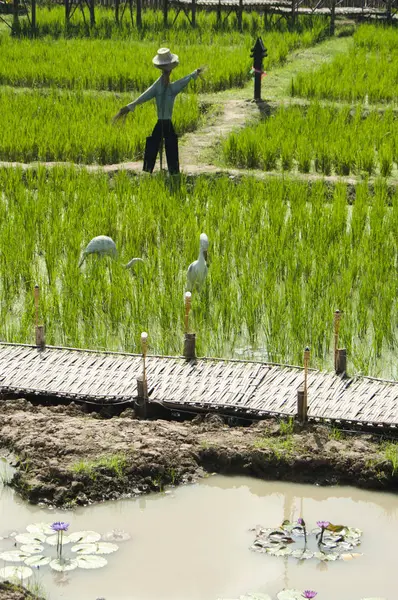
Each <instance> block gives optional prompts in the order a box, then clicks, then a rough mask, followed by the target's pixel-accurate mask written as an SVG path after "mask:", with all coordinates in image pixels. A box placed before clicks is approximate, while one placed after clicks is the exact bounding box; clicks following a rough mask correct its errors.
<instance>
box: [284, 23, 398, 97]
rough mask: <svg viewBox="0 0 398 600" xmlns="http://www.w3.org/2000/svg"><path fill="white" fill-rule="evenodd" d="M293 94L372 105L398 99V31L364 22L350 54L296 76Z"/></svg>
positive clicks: (356, 34)
mask: <svg viewBox="0 0 398 600" xmlns="http://www.w3.org/2000/svg"><path fill="white" fill-rule="evenodd" d="M291 95H292V96H305V97H306V98H318V99H321V98H322V99H327V100H340V101H341V100H344V101H349V102H357V101H367V102H369V103H370V104H375V103H380V102H381V103H383V102H384V103H385V102H396V101H397V100H398V31H397V29H396V28H394V27H387V26H383V25H378V26H376V25H363V26H361V27H360V28H359V29H358V31H357V32H356V33H355V35H354V45H353V47H352V48H351V49H350V50H349V52H348V53H347V54H345V55H344V54H342V55H340V56H337V57H336V58H335V59H334V61H333V62H332V63H330V64H326V65H323V66H322V67H321V68H319V69H316V70H314V71H310V72H307V73H305V72H303V73H301V74H299V75H297V77H296V78H295V79H294V81H293V83H292V86H291Z"/></svg>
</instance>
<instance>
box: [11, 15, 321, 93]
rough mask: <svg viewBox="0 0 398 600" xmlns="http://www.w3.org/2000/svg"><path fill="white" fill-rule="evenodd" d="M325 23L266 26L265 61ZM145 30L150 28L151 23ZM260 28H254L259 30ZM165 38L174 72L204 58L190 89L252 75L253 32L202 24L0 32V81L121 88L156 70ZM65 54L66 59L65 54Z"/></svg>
mask: <svg viewBox="0 0 398 600" xmlns="http://www.w3.org/2000/svg"><path fill="white" fill-rule="evenodd" d="M324 31H325V24H324V23H323V22H322V21H319V22H318V21H316V22H315V23H314V25H313V27H312V28H311V29H310V30H308V31H305V32H304V33H300V32H288V31H285V32H283V33H282V32H281V33H280V32H277V31H271V32H265V34H264V36H263V37H264V43H265V45H266V46H267V48H268V57H267V59H266V61H265V67H266V68H270V67H271V66H272V65H276V64H281V63H283V62H284V61H285V60H286V58H287V55H288V53H289V52H290V51H292V50H293V49H295V48H299V47H308V46H311V45H313V44H315V43H317V42H318V41H319V40H320V39H322V37H323V36H324ZM149 32H151V30H150V29H149ZM260 33H261V31H259V32H257V33H256V34H260ZM165 44H169V45H172V47H173V52H176V53H177V54H178V55H179V56H180V60H181V66H180V67H179V69H177V71H176V76H178V73H180V72H181V73H190V72H192V71H193V70H194V69H196V68H197V67H199V66H201V65H203V64H205V65H207V67H208V69H207V71H206V76H205V77H203V78H200V79H199V80H197V81H196V82H195V84H194V85H193V86H192V89H193V90H194V91H201V92H214V91H219V90H224V89H228V88H231V87H242V86H243V85H244V84H245V83H246V82H247V81H248V80H249V79H250V67H251V59H250V48H251V46H252V44H253V36H252V34H251V33H247V34H243V35H242V34H238V33H236V34H235V35H234V34H232V33H231V32H229V31H226V32H222V31H221V32H214V31H211V30H210V29H208V28H206V27H205V26H203V29H202V30H200V29H199V31H198V29H195V30H192V28H191V27H189V29H188V30H187V31H186V33H185V34H184V33H181V32H179V31H178V29H177V30H174V28H173V29H167V30H163V31H161V32H160V31H159V30H157V29H156V32H155V33H153V35H152V34H151V35H149V34H148V35H147V36H144V37H143V39H130V38H128V39H88V40H87V39H64V38H63V39H49V38H46V39H36V40H30V39H15V38H10V37H8V36H1V37H0V53H1V57H2V60H1V62H0V84H3V85H12V86H22V87H48V86H53V85H56V86H57V87H63V88H67V89H79V88H83V89H97V90H109V91H119V92H125V91H130V90H139V91H141V90H143V89H145V88H147V87H148V86H149V85H150V84H151V83H152V82H153V79H154V77H156V75H157V71H156V69H153V68H151V64H152V63H151V61H152V57H153V56H154V54H155V53H156V50H157V48H158V47H159V45H165ZM66 56H67V57H68V59H67V60H65V57H66Z"/></svg>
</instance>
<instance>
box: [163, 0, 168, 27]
mask: <svg viewBox="0 0 398 600" xmlns="http://www.w3.org/2000/svg"><path fill="white" fill-rule="evenodd" d="M167 9H168V0H163V25H164V26H165V27H167Z"/></svg>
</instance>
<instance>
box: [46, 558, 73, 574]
mask: <svg viewBox="0 0 398 600" xmlns="http://www.w3.org/2000/svg"><path fill="white" fill-rule="evenodd" d="M77 566H78V565H77V560H75V559H73V558H72V559H70V558H61V559H59V558H56V559H55V560H52V561H51V562H50V567H51V568H52V569H54V571H73V569H76V567H77Z"/></svg>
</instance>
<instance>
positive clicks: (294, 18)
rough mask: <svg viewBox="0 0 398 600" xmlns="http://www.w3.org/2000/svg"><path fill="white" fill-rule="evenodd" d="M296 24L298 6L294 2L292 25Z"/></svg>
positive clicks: (293, 1)
mask: <svg viewBox="0 0 398 600" xmlns="http://www.w3.org/2000/svg"><path fill="white" fill-rule="evenodd" d="M295 22H296V4H295V0H292V25H294V24H295Z"/></svg>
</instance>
